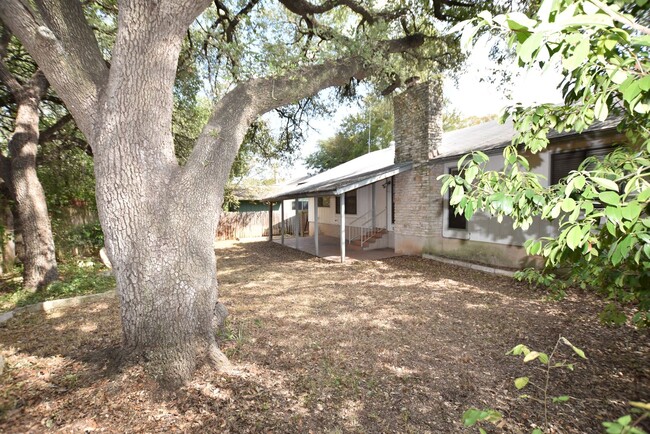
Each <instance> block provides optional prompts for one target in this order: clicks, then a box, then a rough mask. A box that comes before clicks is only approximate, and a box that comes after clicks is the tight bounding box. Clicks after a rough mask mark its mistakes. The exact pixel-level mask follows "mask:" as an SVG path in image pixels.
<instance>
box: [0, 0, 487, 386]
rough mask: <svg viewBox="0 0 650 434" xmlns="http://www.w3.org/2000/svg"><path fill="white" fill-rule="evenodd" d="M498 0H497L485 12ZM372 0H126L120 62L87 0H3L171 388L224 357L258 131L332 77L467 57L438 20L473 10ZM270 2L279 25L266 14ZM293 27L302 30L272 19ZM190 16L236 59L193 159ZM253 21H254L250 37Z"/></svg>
mask: <svg viewBox="0 0 650 434" xmlns="http://www.w3.org/2000/svg"><path fill="white" fill-rule="evenodd" d="M485 3H488V4H489V3H491V2H484V4H483V5H479V7H481V6H485ZM371 4H372V3H357V2H356V1H354V0H326V1H324V2H322V3H320V4H316V3H310V2H308V1H305V0H279V2H278V3H276V2H272V1H270V0H265V1H262V2H260V1H258V0H251V1H249V2H248V3H245V4H244V6H243V7H241V5H240V7H239V8H237V11H236V12H231V10H235V8H236V6H237V4H234V5H230V6H228V5H226V4H225V2H221V1H218V0H217V1H215V6H213V7H211V9H212V13H211V15H210V14H204V15H203V16H201V17H200V18H199V19H198V21H196V22H195V20H196V19H197V17H199V15H200V14H201V13H202V12H203V11H204V10H205V9H206V8H208V6H210V2H209V1H208V0H148V1H144V0H141V1H137V0H123V1H119V2H118V11H119V13H118V21H117V28H118V31H117V35H116V39H115V42H114V45H113V47H112V50H111V52H110V59H108V61H107V59H105V57H104V55H105V54H106V53H102V50H100V48H99V46H98V44H97V42H96V39H95V35H94V34H93V30H92V28H91V26H89V25H88V22H87V20H86V17H85V16H84V11H83V8H82V5H81V4H80V2H78V1H76V0H35V1H33V2H24V1H21V0H3V1H2V2H0V18H2V20H3V22H4V23H5V24H6V25H7V26H8V27H9V28H10V29H11V30H12V32H13V33H14V34H15V35H17V37H18V38H19V39H20V40H21V42H22V44H23V45H24V46H25V47H26V48H27V50H28V51H29V53H30V54H31V55H32V56H33V58H34V59H35V60H36V62H37V63H38V65H39V67H40V69H41V70H42V71H43V72H44V74H45V77H47V79H48V81H49V82H50V83H51V85H52V87H53V88H54V89H55V91H56V92H57V94H58V95H59V96H60V97H61V98H62V100H63V101H64V102H65V104H66V106H67V108H68V110H69V111H70V113H71V114H72V115H73V117H74V119H75V121H76V123H77V125H78V126H79V128H80V129H81V131H82V132H83V133H84V134H85V136H86V138H87V140H88V142H89V143H90V145H91V147H92V151H93V155H94V159H95V175H96V180H97V187H96V196H97V206H98V211H99V216H100V220H101V224H102V227H103V230H104V233H105V240H106V248H107V251H108V254H109V256H110V259H111V262H112V263H113V266H114V269H115V274H116V279H117V289H118V293H119V298H120V306H121V320H122V328H123V346H124V348H125V350H126V351H127V352H128V354H131V355H136V356H141V357H142V360H144V361H145V362H146V365H147V367H148V369H149V372H150V373H152V374H153V375H154V376H155V377H156V378H158V379H159V380H160V381H161V382H163V383H164V384H167V385H170V386H173V385H178V384H181V383H183V382H184V381H186V380H187V379H189V378H190V376H191V375H192V373H193V371H194V370H195V369H196V367H197V366H198V365H199V364H200V363H203V362H205V361H209V362H212V363H213V364H215V365H217V366H219V365H223V364H224V363H227V360H226V359H225V357H224V355H223V354H222V353H221V351H220V350H219V348H218V345H217V342H216V341H215V334H214V328H213V324H214V323H215V321H216V322H219V321H220V320H221V319H222V316H223V314H222V313H223V312H224V309H223V308H222V307H221V306H220V305H219V303H218V292H217V278H216V260H215V255H214V250H213V238H214V234H215V229H216V226H217V223H218V222H217V220H218V216H219V208H220V206H221V202H222V200H223V190H224V185H225V184H226V181H227V179H228V174H229V171H230V166H231V164H232V162H233V160H234V158H235V156H236V155H237V150H238V147H239V146H240V143H241V142H242V140H243V138H244V135H245V134H246V131H247V130H248V127H249V125H250V124H251V123H252V122H254V121H255V120H256V119H257V118H258V116H260V115H262V114H264V113H266V112H268V111H270V110H273V109H276V108H278V107H282V106H285V105H288V104H292V103H296V102H297V101H299V100H301V99H303V98H305V97H309V96H311V95H314V94H316V93H317V92H319V91H320V90H321V89H324V88H327V87H331V86H347V85H349V84H350V82H351V81H356V80H362V79H365V78H368V77H371V76H375V77H380V78H383V79H384V81H385V82H386V83H387V81H386V79H387V78H390V81H392V87H396V86H398V85H399V83H400V81H401V79H402V78H404V77H403V76H401V75H400V72H403V71H405V70H407V69H408V65H410V64H417V67H419V68H420V69H422V68H427V69H430V70H432V71H435V70H440V69H442V68H444V67H445V66H448V65H449V64H450V63H452V64H453V63H454V62H455V61H456V60H457V55H456V54H455V53H456V51H455V46H454V44H453V42H451V41H450V39H449V38H445V37H441V36H439V34H438V32H437V29H438V28H440V26H439V24H437V23H436V21H440V20H446V19H449V18H450V17H456V18H464V17H466V16H467V13H468V12H471V9H470V8H469V7H468V6H471V5H467V4H465V3H464V2H460V1H456V0H433V1H431V2H417V1H414V2H400V3H399V4H397V5H391V4H390V3H389V4H388V5H387V6H386V7H385V8H383V9H381V10H376V9H374V8H373V7H372V6H371ZM32 5H33V6H32ZM215 9H216V13H215ZM255 11H258V15H255V14H254V12H255ZM262 12H268V14H267V21H266V22H265V23H256V22H255V20H256V19H259V17H261V16H262ZM210 17H212V18H210ZM210 19H212V22H211V23H208V20H210ZM280 21H282V22H284V23H285V24H286V27H285V28H286V29H289V28H292V29H293V31H292V32H291V33H290V34H289V33H287V32H286V31H283V30H281V31H278V28H277V27H272V25H273V23H277V22H280ZM193 22H195V26H199V27H202V28H205V29H207V30H208V31H210V32H212V34H213V35H214V38H213V40H212V41H211V42H209V44H208V45H209V46H210V47H211V48H212V49H214V50H216V52H217V53H218V56H219V57H220V58H222V59H226V60H227V62H228V64H229V65H230V66H231V71H233V73H232V74H231V78H232V79H233V81H234V82H235V85H232V86H230V87H229V88H227V89H226V88H225V87H222V88H221V89H220V93H219V95H218V96H219V98H218V100H217V101H216V102H215V104H214V107H213V110H212V114H211V116H210V118H209V120H208V122H207V123H206V125H205V127H204V128H203V131H202V133H201V135H200V136H199V138H198V140H197V141H196V144H195V146H194V149H193V151H192V153H191V154H190V156H189V158H188V159H187V162H186V163H185V164H184V165H179V163H178V161H177V158H176V156H175V154H174V143H173V139H172V110H173V105H174V100H173V92H172V89H173V86H174V80H175V77H176V70H177V65H178V60H179V53H180V52H181V48H182V45H183V43H184V39H185V38H186V36H187V35H188V33H189V32H188V29H189V28H190V26H191V25H192V23H193ZM242 25H246V27H245V28H246V29H247V30H246V33H240V34H239V35H240V36H239V38H238V36H237V35H238V33H237V32H238V28H239V27H240V26H242ZM272 38H273V39H274V41H269V40H268V39H272ZM190 43H191V41H190ZM264 50H266V51H265V53H266V57H264V56H262V55H261V54H260V53H262V52H263V51H264ZM296 50H301V51H298V52H296ZM207 52H208V51H207V50H206V53H207ZM281 58H284V61H283V62H278V59H281ZM109 62H110V66H109ZM267 64H268V65H271V66H272V67H271V66H269V67H264V66H265V65H267ZM250 65H257V67H250ZM214 74H215V76H218V74H219V73H218V72H215V73H214ZM216 93H218V92H216ZM216 93H215V94H216Z"/></svg>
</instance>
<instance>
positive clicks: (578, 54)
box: [562, 37, 589, 72]
mask: <svg viewBox="0 0 650 434" xmlns="http://www.w3.org/2000/svg"><path fill="white" fill-rule="evenodd" d="M588 56H589V40H588V39H587V37H583V38H581V39H580V42H578V44H577V45H576V46H575V48H574V49H573V54H572V55H571V56H570V57H568V58H566V59H564V60H563V61H562V66H564V68H565V69H567V70H568V71H569V72H571V71H574V70H575V69H577V68H578V67H579V66H580V65H582V63H583V62H584V61H585V60H587V57H588Z"/></svg>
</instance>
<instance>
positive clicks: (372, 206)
mask: <svg viewBox="0 0 650 434" xmlns="http://www.w3.org/2000/svg"><path fill="white" fill-rule="evenodd" d="M370 192H371V193H372V194H371V195H370V200H371V201H372V203H371V204H370V207H371V208H370V209H372V230H375V228H376V227H377V222H376V221H375V214H376V211H377V210H376V209H375V183H374V182H373V183H372V184H371V190H370Z"/></svg>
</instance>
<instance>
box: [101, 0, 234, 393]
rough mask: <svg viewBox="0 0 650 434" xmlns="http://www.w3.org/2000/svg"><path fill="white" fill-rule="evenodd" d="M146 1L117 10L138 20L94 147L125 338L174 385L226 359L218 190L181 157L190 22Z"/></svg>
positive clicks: (117, 65)
mask: <svg viewBox="0 0 650 434" xmlns="http://www.w3.org/2000/svg"><path fill="white" fill-rule="evenodd" d="M148 7H149V6H147V5H146V4H145V3H143V2H140V3H132V4H131V5H129V6H125V7H123V8H122V9H121V10H120V20H124V21H128V25H129V26H131V28H132V29H137V30H134V31H131V32H128V31H121V32H118V35H117V38H116V43H115V46H116V47H119V50H116V53H115V55H114V56H113V62H112V64H111V75H110V78H109V82H108V84H107V91H106V93H105V95H104V103H103V110H102V113H101V116H102V119H101V122H100V124H99V125H100V126H99V128H98V129H97V135H96V140H95V141H94V143H93V149H94V159H95V175H96V180H97V184H96V191H97V207H98V211H99V217H100V221H101V223H102V228H103V230H104V236H105V245H106V251H107V253H108V257H109V259H110V262H111V264H112V265H113V270H114V273H115V276H116V282H117V290H118V293H119V297H120V309H121V319H122V330H123V335H122V337H123V345H124V348H125V350H126V351H127V353H128V354H131V355H134V356H138V357H142V359H143V360H144V361H145V364H146V366H147V370H148V371H149V372H150V373H151V374H152V375H153V376H154V377H155V378H156V379H157V380H158V381H159V382H160V383H161V384H162V385H164V386H167V387H170V388H173V387H177V386H178V385H180V384H183V383H184V382H186V381H187V380H189V379H190V377H191V375H192V374H193V372H194V371H195V369H196V368H197V367H198V366H199V365H200V364H201V363H203V362H212V363H214V364H224V363H227V360H226V359H225V356H223V354H222V353H221V352H220V351H219V349H218V347H217V343H216V338H215V330H214V322H215V312H222V310H221V309H218V308H217V278H216V259H215V254H214V247H213V242H214V234H215V228H216V224H217V218H218V212H217V211H218V205H219V204H220V203H221V198H220V197H215V195H214V194H213V193H214V190H213V189H193V188H192V186H191V185H189V183H188V181H187V179H185V178H184V177H183V173H184V172H183V170H182V168H181V167H179V166H178V163H177V160H176V157H175V154H174V143H173V139H172V135H171V113H172V108H173V94H172V87H173V83H174V80H175V73H176V64H177V60H178V54H179V52H180V47H181V42H182V39H183V37H184V32H183V29H182V28H181V27H179V28H178V29H176V31H173V29H171V28H170V27H169V23H168V22H167V21H165V20H166V17H165V16H163V15H161V16H160V17H157V16H156V15H155V12H157V11H156V10H154V11H153V13H154V15H151V13H144V12H143V11H142V10H140V9H141V8H144V9H147V8H148ZM145 12H146V11H145ZM158 18H160V19H161V21H160V22H159V21H158V20H157V19H158ZM120 23H121V21H120ZM152 71H156V73H152ZM136 107H137V110H134V108H136ZM206 170H209V168H207V169H206ZM217 196H218V195H217ZM221 320H223V318H222V315H220V316H219V318H218V319H217V322H220V321H221Z"/></svg>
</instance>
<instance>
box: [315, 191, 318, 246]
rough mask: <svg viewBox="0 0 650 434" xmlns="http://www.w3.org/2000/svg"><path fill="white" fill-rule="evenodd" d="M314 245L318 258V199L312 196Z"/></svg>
mask: <svg viewBox="0 0 650 434" xmlns="http://www.w3.org/2000/svg"><path fill="white" fill-rule="evenodd" d="M314 245H315V246H316V256H318V197H317V196H314Z"/></svg>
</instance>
